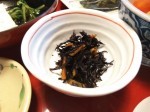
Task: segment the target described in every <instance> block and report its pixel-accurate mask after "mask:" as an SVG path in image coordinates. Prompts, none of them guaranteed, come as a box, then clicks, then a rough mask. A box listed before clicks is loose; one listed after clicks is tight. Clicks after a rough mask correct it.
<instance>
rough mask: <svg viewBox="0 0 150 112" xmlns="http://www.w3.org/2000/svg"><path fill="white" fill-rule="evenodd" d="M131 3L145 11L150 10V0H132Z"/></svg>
mask: <svg viewBox="0 0 150 112" xmlns="http://www.w3.org/2000/svg"><path fill="white" fill-rule="evenodd" d="M131 3H132V4H133V5H134V6H135V7H136V8H138V9H140V10H141V11H143V12H144V13H147V14H148V12H149V11H150V0H142V1H141V0H132V1H131Z"/></svg>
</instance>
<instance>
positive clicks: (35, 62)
mask: <svg viewBox="0 0 150 112" xmlns="http://www.w3.org/2000/svg"><path fill="white" fill-rule="evenodd" d="M73 30H74V31H75V32H76V33H79V32H80V31H82V30H84V31H86V32H87V33H89V34H97V38H98V40H101V41H102V42H103V43H104V44H105V46H104V47H103V50H106V51H108V53H106V55H105V56H106V58H107V61H112V60H114V63H113V66H112V67H110V68H109V69H108V71H107V72H106V73H104V74H103V76H102V81H100V82H98V83H97V85H98V87H96V88H80V87H75V86H71V85H69V84H66V83H63V82H62V81H61V80H58V78H59V77H60V76H59V75H56V74H54V73H51V72H50V70H49V68H50V67H52V66H53V65H54V63H55V60H58V58H57V57H55V56H52V54H53V53H54V52H55V47H56V46H57V45H58V44H59V43H61V42H63V41H65V40H67V39H69V37H70V35H71V34H72V33H73ZM21 55H22V59H23V62H24V64H25V66H26V67H27V68H28V69H29V71H30V72H31V73H32V74H33V75H34V76H35V77H36V78H38V79H39V80H41V81H42V82H44V83H45V84H47V85H49V86H50V87H52V88H54V89H56V90H58V91H60V92H62V93H64V94H67V95H71V96H79V97H83V96H102V95H106V94H110V93H113V92H115V91H118V90H120V89H122V88H123V87H125V86H126V85H127V84H129V83H130V82H131V81H132V80H133V79H134V77H135V76H136V74H137V72H138V70H139V67H140V64H141V57H142V50H141V43H140V40H139V38H138V36H137V34H136V33H135V32H134V31H133V30H132V29H131V28H130V27H129V26H128V25H127V24H126V23H125V22H123V21H122V20H121V19H119V18H115V17H111V16H110V15H108V14H106V13H104V12H100V11H96V10H91V9H79V10H78V9H76V10H70V9H69V10H62V11H58V12H54V13H52V14H50V15H48V16H45V17H43V18H42V19H40V20H39V21H38V22H37V23H35V24H34V25H33V26H32V27H31V28H30V29H29V30H28V31H27V33H26V34H25V36H24V39H23V41H22V45H21Z"/></svg>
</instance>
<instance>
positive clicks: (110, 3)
mask: <svg viewBox="0 0 150 112" xmlns="http://www.w3.org/2000/svg"><path fill="white" fill-rule="evenodd" d="M80 3H81V5H82V6H83V7H84V8H89V9H96V10H102V11H110V10H115V9H118V7H119V3H120V0H81V1H80Z"/></svg>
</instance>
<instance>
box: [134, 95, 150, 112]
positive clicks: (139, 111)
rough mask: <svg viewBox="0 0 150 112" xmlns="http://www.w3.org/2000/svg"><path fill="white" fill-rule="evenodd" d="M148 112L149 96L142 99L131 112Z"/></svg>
mask: <svg viewBox="0 0 150 112" xmlns="http://www.w3.org/2000/svg"><path fill="white" fill-rule="evenodd" d="M149 111H150V96H149V97H146V98H145V99H143V100H142V101H141V102H140V103H139V104H138V105H137V106H136V107H135V109H134V110H133V112H149Z"/></svg>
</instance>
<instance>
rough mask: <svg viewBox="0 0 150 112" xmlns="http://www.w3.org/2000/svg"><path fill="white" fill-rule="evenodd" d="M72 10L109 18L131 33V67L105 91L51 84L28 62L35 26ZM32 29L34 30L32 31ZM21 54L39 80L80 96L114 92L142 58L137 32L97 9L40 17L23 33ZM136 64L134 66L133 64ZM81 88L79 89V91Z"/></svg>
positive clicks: (132, 75)
mask: <svg viewBox="0 0 150 112" xmlns="http://www.w3.org/2000/svg"><path fill="white" fill-rule="evenodd" d="M73 12H78V13H80V14H81V13H85V14H89V15H90V14H91V15H95V16H98V15H100V16H102V17H104V18H106V19H109V20H111V21H113V22H115V23H117V24H119V25H121V27H122V28H124V29H125V30H127V33H129V34H130V35H132V39H134V45H135V47H136V48H135V50H134V54H136V55H134V58H133V59H132V60H133V63H132V64H131V65H130V66H131V67H130V68H129V70H128V71H127V73H126V74H127V75H124V78H123V79H121V80H120V81H118V82H117V84H119V85H117V86H116V83H115V84H114V85H112V86H111V88H107V89H105V91H101V90H99V92H102V93H99V92H96V93H93V89H89V88H76V87H73V86H72V87H73V88H74V91H70V90H66V89H64V88H63V87H59V85H51V83H50V81H49V82H48V79H47V78H44V77H38V76H37V75H36V74H37V73H38V74H39V72H37V70H36V68H35V67H34V66H33V65H32V63H31V62H30V58H29V54H28V53H29V51H28V47H27V45H28V42H29V41H31V38H32V37H30V36H31V33H33V32H34V33H35V32H36V31H37V29H38V28H37V27H40V25H41V24H43V23H44V22H45V20H47V19H48V18H49V19H51V18H53V17H57V16H58V15H63V14H64V13H73ZM32 29H33V30H34V31H32ZM21 56H22V60H23V62H24V64H25V66H26V67H27V69H28V70H29V71H30V72H31V74H32V75H34V76H35V77H37V78H38V79H39V80H40V81H42V82H44V83H46V84H47V85H49V86H50V87H52V88H54V89H56V90H58V91H60V92H62V93H67V94H71V96H82V97H92V96H102V95H106V94H110V93H113V92H116V91H118V90H120V89H122V88H123V87H125V86H126V85H127V84H129V83H130V82H131V81H132V80H133V79H134V77H135V76H136V74H137V72H138V70H139V68H140V65H141V60H142V47H141V43H140V40H139V38H138V36H137V34H136V33H135V31H134V30H133V29H132V28H131V27H130V26H129V25H127V24H126V23H125V22H124V21H122V20H121V19H120V18H116V17H113V16H111V15H109V14H106V13H105V12H102V11H97V10H92V9H66V10H61V11H57V12H54V13H52V14H50V15H47V16H45V17H43V18H41V19H40V20H39V21H38V22H36V23H35V24H34V25H33V26H32V27H31V28H30V29H29V30H28V31H27V33H26V34H25V36H24V38H23V41H22V44H21ZM133 65H136V68H135V67H134V66H133ZM80 90H81V91H80Z"/></svg>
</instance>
